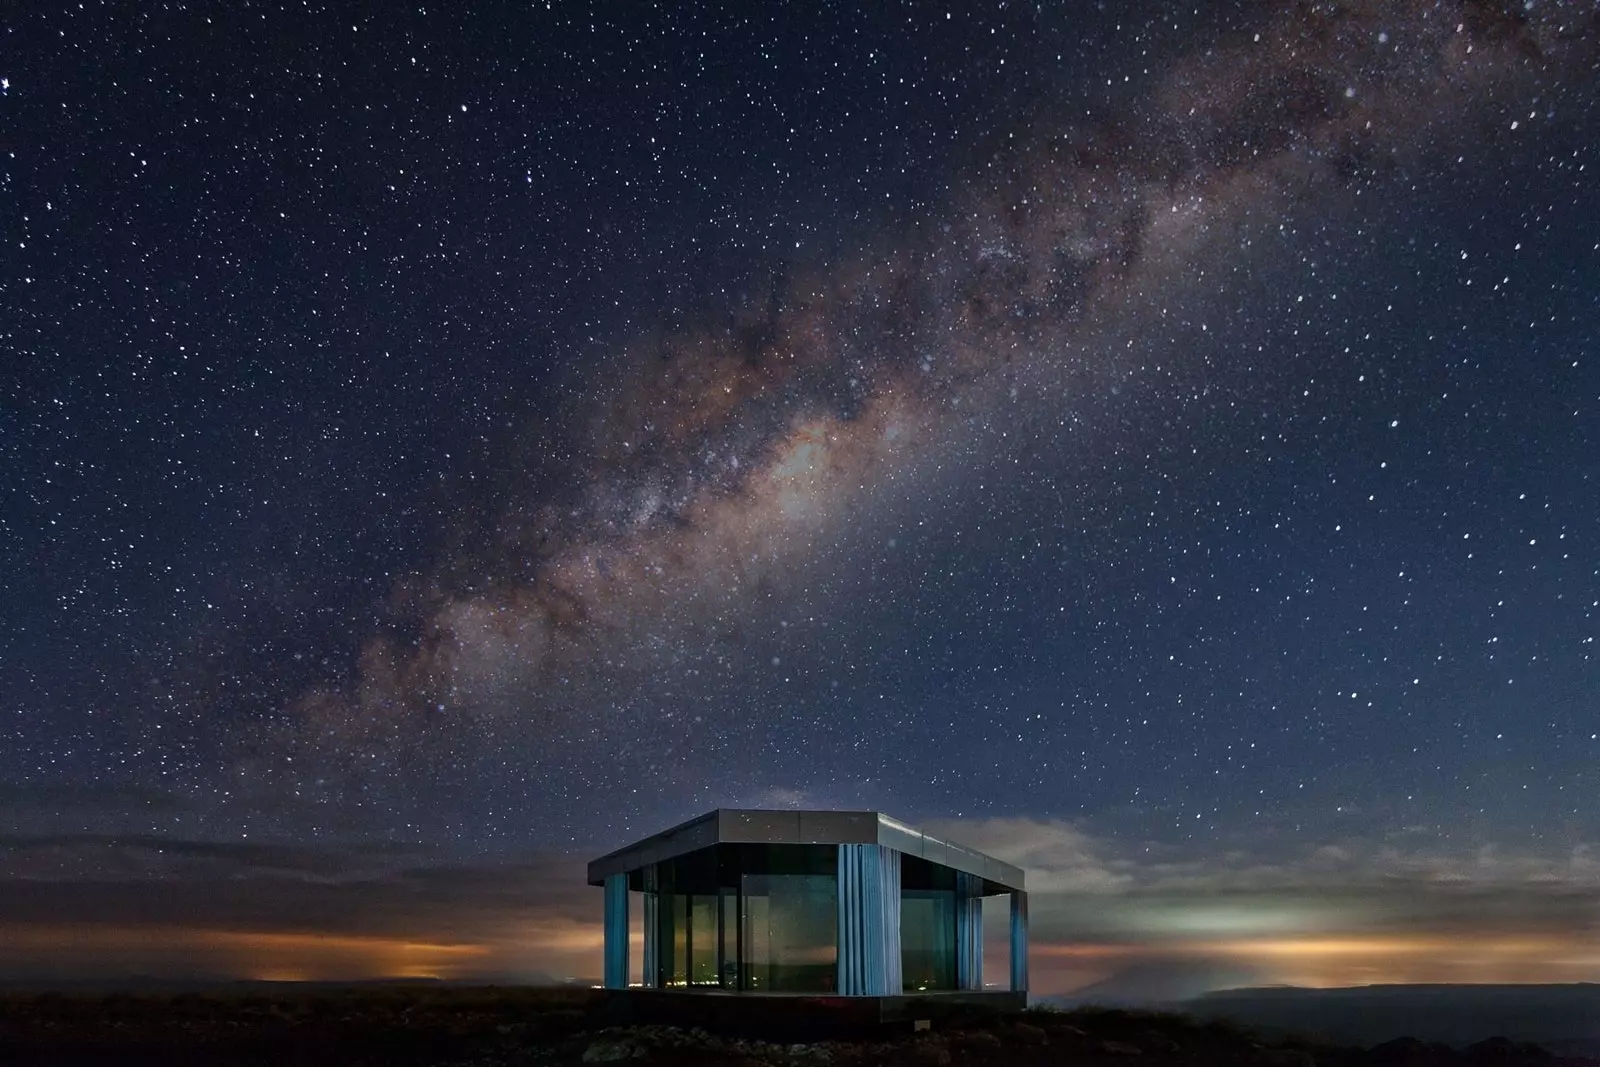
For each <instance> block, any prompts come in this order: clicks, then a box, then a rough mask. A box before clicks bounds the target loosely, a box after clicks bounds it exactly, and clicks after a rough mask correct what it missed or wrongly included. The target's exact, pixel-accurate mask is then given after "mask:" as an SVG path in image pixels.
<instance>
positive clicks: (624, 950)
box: [605, 874, 628, 989]
mask: <svg viewBox="0 0 1600 1067" xmlns="http://www.w3.org/2000/svg"><path fill="white" fill-rule="evenodd" d="M605 984H606V988H607V989H626V988H628V876H627V875H626V874H610V875H607V876H606V912H605Z"/></svg>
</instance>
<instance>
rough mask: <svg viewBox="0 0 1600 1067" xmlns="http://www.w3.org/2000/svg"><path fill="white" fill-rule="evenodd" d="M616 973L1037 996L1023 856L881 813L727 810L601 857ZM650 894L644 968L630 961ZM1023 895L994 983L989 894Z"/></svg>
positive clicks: (883, 991) (789, 989) (873, 990)
mask: <svg viewBox="0 0 1600 1067" xmlns="http://www.w3.org/2000/svg"><path fill="white" fill-rule="evenodd" d="M588 881H589V884H590V885H594V886H603V887H604V888H605V984H606V986H607V987H609V988H613V989H622V988H627V987H629V986H632V985H638V986H643V987H646V988H651V989H658V990H674V991H678V992H696V991H699V992H721V993H747V994H805V995H810V996H845V997H904V996H938V995H941V994H967V995H970V994H975V993H983V992H986V991H992V992H998V993H1005V994H1010V995H1012V996H1013V998H1015V997H1018V996H1021V997H1025V994H1026V991H1027V988H1028V950H1027V942H1028V897H1027V892H1026V889H1025V886H1024V880H1023V872H1022V871H1021V869H1019V868H1017V867H1014V866H1012V865H1010V864H1008V863H1003V862H1001V861H1000V860H997V859H995V858H993V857H991V856H986V855H984V854H983V853H981V852H978V851H976V850H974V849H970V848H965V847H963V846H961V845H957V844H954V843H952V842H949V841H945V840H942V839H939V838H935V837H933V836H931V835H928V834H924V833H922V832H921V831H919V830H916V829H913V828H912V827H909V826H907V825H905V824H904V823H901V822H898V821H896V820H894V819H891V818H889V817H888V816H886V815H883V814H882V813H880V812H874V811H765V810H751V809H729V808H722V809H718V810H716V811H713V812H709V813H707V814H705V815H702V816H700V817H699V818H697V819H692V820H690V821H689V822H686V823H683V824H682V825H680V826H675V827H673V828H671V829H669V830H665V831H663V832H661V833H659V834H655V835H653V836H651V837H647V838H645V839H644V840H642V841H639V842H636V843H634V844H632V845H629V846H627V847H626V848H622V849H618V850H617V851H615V852H612V853H610V854H609V855H606V856H603V857H601V858H600V859H597V860H595V861H593V862H592V863H590V864H589V877H588ZM634 893H637V894H639V897H638V899H639V900H640V901H641V902H642V909H643V916H642V925H643V931H644V951H643V973H642V974H640V975H638V976H633V975H630V974H629V951H628V949H629V944H628V938H629V927H630V924H629V914H628V911H629V900H630V897H631V895H632V894H634ZM997 896H1005V897H1007V898H1009V902H1010V912H1009V915H1010V939H1009V940H1010V953H1009V955H1010V974H1009V976H1008V978H1009V980H1008V981H1007V982H1006V983H1004V984H1003V985H1002V984H1000V983H998V982H991V983H985V980H984V978H985V976H984V974H983V955H984V953H983V947H984V946H983V941H984V938H983V911H982V905H983V901H984V899H985V898H987V897H997Z"/></svg>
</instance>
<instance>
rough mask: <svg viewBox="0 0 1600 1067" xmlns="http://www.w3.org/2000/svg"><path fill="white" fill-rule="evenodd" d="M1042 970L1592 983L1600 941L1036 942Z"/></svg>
mask: <svg viewBox="0 0 1600 1067" xmlns="http://www.w3.org/2000/svg"><path fill="white" fill-rule="evenodd" d="M1030 955H1031V956H1033V957H1034V958H1035V959H1036V960H1037V961H1038V964H1039V968H1040V970H1041V971H1042V972H1043V973H1044V974H1049V973H1051V972H1055V973H1056V974H1057V975H1058V976H1059V979H1060V981H1062V982H1063V984H1065V985H1067V986H1068V987H1069V988H1081V987H1083V986H1085V985H1089V984H1092V983H1094V982H1097V981H1100V980H1103V979H1105V978H1109V977H1111V976H1112V975H1113V974H1115V973H1116V972H1117V971H1118V970H1120V969H1121V968H1122V967H1123V966H1126V965H1127V964H1129V963H1134V962H1138V961H1141V960H1160V959H1175V958H1176V959H1188V960H1195V961H1211V962H1214V963H1217V964H1219V965H1227V966H1230V967H1240V966H1243V967H1248V968H1251V969H1252V970H1254V971H1256V972H1258V973H1260V975H1261V978H1260V983H1259V984H1282V985H1294V986H1302V987H1307V988H1330V987H1338V986H1358V985H1376V984H1400V985H1405V984H1419V983H1448V984H1478V983H1492V984H1497V985H1502V984H1503V985H1517V984H1530V983H1546V982H1583V981H1594V979H1595V976H1596V975H1597V974H1600V939H1592V940H1589V941H1587V942H1586V941H1584V940H1582V939H1577V940H1575V939H1573V938H1570V937H1559V936H1555V935H1530V934H1512V933H1508V934H1492V933H1480V934H1477V935H1474V936H1471V937H1467V936H1449V935H1444V934H1438V933H1432V932H1429V933H1419V934H1412V935H1394V936H1382V935H1372V934H1337V933H1325V934H1315V935H1308V936H1305V937H1265V938H1254V939H1253V938H1234V939H1229V940H1220V941H1184V942H1163V943H1151V944H1100V943H1092V942H1091V943H1074V942H1064V943H1063V942H1057V943H1035V944H1034V945H1032V946H1031V948H1030Z"/></svg>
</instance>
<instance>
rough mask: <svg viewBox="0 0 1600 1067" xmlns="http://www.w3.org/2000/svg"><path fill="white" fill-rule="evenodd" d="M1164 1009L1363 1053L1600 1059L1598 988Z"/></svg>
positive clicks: (1291, 997)
mask: <svg viewBox="0 0 1600 1067" xmlns="http://www.w3.org/2000/svg"><path fill="white" fill-rule="evenodd" d="M1165 1006H1166V1007H1170V1008H1172V1009H1174V1010H1177V1011H1183V1012H1187V1013H1189V1014H1192V1015H1196V1016H1199V1017H1201V1018H1208V1019H1217V1018H1227V1019H1233V1020H1235V1021H1237V1022H1241V1023H1243V1024H1245V1025H1247V1026H1251V1027H1255V1028H1258V1029H1261V1030H1264V1031H1276V1032H1279V1033H1283V1032H1298V1033H1308V1034H1316V1035H1318V1036H1321V1037H1326V1038H1328V1039H1330V1040H1332V1041H1335V1042H1339V1043H1344V1044H1356V1045H1363V1046H1370V1045H1374V1044H1377V1043H1380V1042H1383V1041H1388V1040H1390V1039H1392V1038H1396V1037H1400V1036H1410V1037H1417V1038H1421V1039H1422V1040H1424V1041H1442V1042H1445V1043H1447V1044H1450V1045H1454V1046H1457V1047H1459V1046H1463V1045H1467V1044H1471V1043H1473V1042H1477V1041H1482V1040H1484V1039H1486V1038H1489V1037H1495V1036H1503V1037H1508V1038H1511V1039H1513V1040H1516V1041H1533V1042H1537V1043H1538V1044H1540V1045H1543V1046H1545V1047H1546V1048H1549V1049H1551V1050H1552V1051H1555V1052H1558V1053H1561V1054H1563V1055H1567V1056H1585V1057H1600V984H1596V983H1590V982H1584V983H1576V984H1565V985H1373V986H1354V987H1347V988H1339V989H1304V988H1299V987H1294V986H1266V987H1253V988H1242V989H1224V990H1218V991H1215V992H1208V993H1204V994H1201V995H1200V996H1196V997H1191V998H1187V999H1184V1000H1180V1001H1175V1002H1172V1003H1170V1004H1168V1005H1165Z"/></svg>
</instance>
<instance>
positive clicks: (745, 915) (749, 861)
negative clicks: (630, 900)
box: [645, 845, 839, 993]
mask: <svg viewBox="0 0 1600 1067" xmlns="http://www.w3.org/2000/svg"><path fill="white" fill-rule="evenodd" d="M837 868H838V850H837V848H836V847H835V846H833V845H804V846H796V845H787V846H771V845H720V846H717V847H715V848H707V849H702V850H700V851H699V852H695V853H691V854H689V855H687V856H679V857H677V858H675V859H672V860H668V861H666V862H663V863H659V864H657V865H656V867H655V868H654V870H653V872H652V873H651V875H650V877H649V880H650V882H651V883H652V884H654V885H655V886H656V892H657V893H658V898H657V899H658V901H659V904H658V907H657V910H656V914H657V929H656V930H655V931H653V932H652V931H645V936H647V937H650V936H653V937H654V939H655V941H654V944H655V945H656V964H657V966H656V972H657V973H656V975H655V976H654V979H655V980H654V983H653V984H655V985H658V986H660V987H661V988H668V989H671V988H693V987H722V988H726V989H746V990H752V991H766V992H775V993H776V992H781V993H790V992H792V993H826V992H831V991H832V990H833V989H834V987H835V982H836V977H837V969H838V956H839V951H838V921H839V914H838V908H839V905H838V884H837ZM646 981H647V982H650V981H651V976H646Z"/></svg>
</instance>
